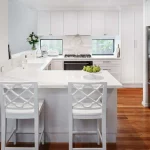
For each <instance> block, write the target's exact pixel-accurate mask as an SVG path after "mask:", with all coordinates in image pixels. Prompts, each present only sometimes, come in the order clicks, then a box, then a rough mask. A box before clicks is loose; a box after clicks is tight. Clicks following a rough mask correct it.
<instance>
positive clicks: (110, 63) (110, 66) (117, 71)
mask: <svg viewBox="0 0 150 150" xmlns="http://www.w3.org/2000/svg"><path fill="white" fill-rule="evenodd" d="M93 64H94V65H99V66H100V67H101V69H102V70H107V71H108V72H109V73H111V75H112V76H113V77H115V78H116V79H117V80H118V81H121V61H120V60H96V61H93Z"/></svg>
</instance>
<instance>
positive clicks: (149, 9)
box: [145, 0, 150, 26]
mask: <svg viewBox="0 0 150 150" xmlns="http://www.w3.org/2000/svg"><path fill="white" fill-rule="evenodd" d="M145 5H146V25H147V26H150V0H147V1H146V4H145Z"/></svg>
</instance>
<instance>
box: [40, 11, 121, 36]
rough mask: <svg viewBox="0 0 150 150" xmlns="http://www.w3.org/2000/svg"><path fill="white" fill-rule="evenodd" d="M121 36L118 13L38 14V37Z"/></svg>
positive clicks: (45, 12) (43, 12)
mask: <svg viewBox="0 0 150 150" xmlns="http://www.w3.org/2000/svg"><path fill="white" fill-rule="evenodd" d="M50 34H52V35H54V36H62V35H76V34H79V35H93V36H103V35H108V36H116V35H119V12H118V11H64V12H61V11H56V12H47V11H40V12H38V35H41V36H42V35H43V36H44V35H45V36H47V35H50Z"/></svg>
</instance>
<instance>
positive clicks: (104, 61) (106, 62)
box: [103, 61, 111, 63]
mask: <svg viewBox="0 0 150 150" xmlns="http://www.w3.org/2000/svg"><path fill="white" fill-rule="evenodd" d="M103 63H111V61H103Z"/></svg>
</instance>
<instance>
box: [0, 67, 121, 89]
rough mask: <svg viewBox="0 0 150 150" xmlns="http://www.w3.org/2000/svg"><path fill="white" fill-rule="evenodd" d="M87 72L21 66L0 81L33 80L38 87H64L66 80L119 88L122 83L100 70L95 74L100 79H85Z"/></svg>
mask: <svg viewBox="0 0 150 150" xmlns="http://www.w3.org/2000/svg"><path fill="white" fill-rule="evenodd" d="M87 74H89V73H87V72H84V71H64V70H58V71H56V70H55V71H53V70H50V71H49V70H44V71H41V70H32V69H27V70H25V69H22V68H21V67H20V68H19V67H18V68H16V69H14V70H12V71H9V72H7V73H5V74H3V75H1V76H0V81H32V82H33V81H35V82H38V84H39V88H66V87H67V86H68V82H95V81H99V82H107V84H108V88H121V87H122V84H121V83H120V82H119V81H117V80H116V79H115V78H114V77H113V76H112V75H111V74H110V73H109V72H108V71H101V72H100V73H98V74H97V75H98V76H100V77H101V78H102V79H101V80H87V79H84V77H83V76H84V75H87Z"/></svg>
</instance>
